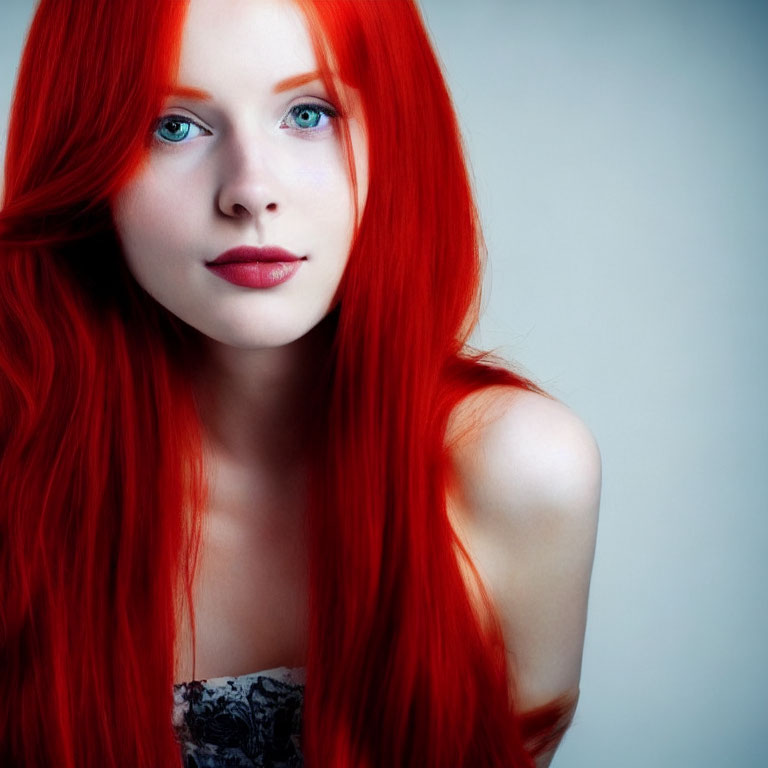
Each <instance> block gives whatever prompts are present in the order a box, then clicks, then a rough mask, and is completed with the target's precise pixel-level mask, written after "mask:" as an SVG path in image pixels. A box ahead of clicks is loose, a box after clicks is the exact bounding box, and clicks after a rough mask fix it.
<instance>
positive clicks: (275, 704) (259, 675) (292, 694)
mask: <svg viewBox="0 0 768 768" xmlns="http://www.w3.org/2000/svg"><path fill="white" fill-rule="evenodd" d="M305 682H306V676H305V670H304V668H303V667H295V668H290V667H277V668H275V669H267V670H264V671H262V672H253V673H251V674H247V675H240V676H239V677H218V678H211V679H209V680H194V681H192V682H188V683H178V684H176V685H174V686H173V698H174V705H173V727H174V730H175V733H176V740H177V741H178V742H179V745H180V747H181V754H182V758H183V764H184V766H185V768H254V767H257V768H302V766H303V764H304V759H303V757H302V753H301V716H302V705H303V703H304V685H305Z"/></svg>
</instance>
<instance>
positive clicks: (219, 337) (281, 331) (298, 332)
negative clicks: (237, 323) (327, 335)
mask: <svg viewBox="0 0 768 768" xmlns="http://www.w3.org/2000/svg"><path fill="white" fill-rule="evenodd" d="M319 324H320V323H319V322H318V323H314V324H312V325H297V324H285V325H274V326H270V327H265V326H262V327H261V328H259V327H258V326H257V325H256V324H252V325H249V326H247V327H241V328H217V329H215V330H212V329H207V330H206V329H204V328H197V331H198V332H199V333H201V334H202V335H203V336H205V337H206V338H207V339H208V340H209V341H212V342H216V343H218V344H223V345H224V346H227V347H232V348H233V349H240V350H242V351H244V352H255V351H258V350H265V349H279V348H280V347H288V346H290V345H291V344H294V343H296V342H298V341H300V340H301V339H304V338H305V337H307V336H308V335H309V334H310V333H311V332H312V331H313V330H314V329H315V328H317V327H318V326H319Z"/></svg>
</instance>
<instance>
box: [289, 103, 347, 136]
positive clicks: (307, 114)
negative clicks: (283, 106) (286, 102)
mask: <svg viewBox="0 0 768 768" xmlns="http://www.w3.org/2000/svg"><path fill="white" fill-rule="evenodd" d="M338 116H339V113H338V112H337V111H336V110H335V109H333V108H331V107H326V106H324V105H321V104H297V105H296V106H295V107H291V108H290V109H289V110H288V114H287V115H286V116H285V117H284V118H283V121H282V123H281V124H280V127H281V128H295V129H298V130H300V131H314V130H322V129H323V128H327V127H328V126H329V125H330V123H331V121H332V120H333V119H334V118H336V117H338Z"/></svg>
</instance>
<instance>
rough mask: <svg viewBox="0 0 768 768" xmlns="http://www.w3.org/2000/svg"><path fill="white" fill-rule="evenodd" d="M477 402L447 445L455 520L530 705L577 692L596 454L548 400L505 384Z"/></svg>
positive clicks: (521, 694)
mask: <svg viewBox="0 0 768 768" xmlns="http://www.w3.org/2000/svg"><path fill="white" fill-rule="evenodd" d="M477 402H479V403H482V404H483V413H484V414H485V415H484V416H482V417H480V418H479V419H478V421H479V424H478V427H477V429H476V430H475V431H474V432H471V433H469V434H471V438H470V439H464V440H462V441H460V443H458V444H457V445H456V447H455V451H454V455H455V461H456V471H457V479H458V487H459V489H460V498H459V501H458V504H459V506H460V508H461V510H462V514H461V515H460V519H461V525H462V527H464V529H465V533H466V534H467V535H466V537H465V543H467V544H468V548H469V554H470V556H471V558H472V560H473V563H474V564H475V566H476V567H477V568H478V571H479V572H480V575H481V576H482V577H483V580H484V582H485V585H486V587H487V588H488V591H489V593H490V597H491V599H492V600H493V602H494V605H495V607H496V609H497V611H498V614H499V618H500V619H501V622H502V628H503V631H504V637H505V642H506V645H507V649H508V651H509V653H510V662H511V664H510V669H511V671H512V674H513V682H514V686H515V693H516V701H517V706H518V708H519V709H520V710H521V711H527V710H531V709H534V708H536V707H538V706H541V705H543V704H546V703H548V702H550V701H552V700H553V699H556V698H558V697H560V696H563V695H571V696H574V697H575V696H576V695H577V693H578V686H579V677H580V673H581V658H582V651H583V644H584V632H585V627H586V614H587V598H588V593H589V582H590V574H591V570H592V560H593V556H594V547H595V536H596V526H597V514H598V506H599V499H600V484H601V465H600V455H599V452H598V449H597V446H596V443H595V440H594V438H593V437H592V435H591V433H590V432H589V430H588V429H587V428H586V427H585V426H584V424H583V423H582V422H581V420H580V419H579V418H578V417H577V416H575V415H574V414H573V413H572V412H571V411H570V410H569V409H568V408H566V407H565V406H564V405H562V404H561V403H559V402H557V401H555V400H551V399H550V398H547V397H544V396H542V395H538V394H535V393H532V392H527V391H520V390H511V391H510V390H504V391H502V392H498V391H496V392H495V393H493V394H486V395H481V397H480V399H479V400H478V401H477ZM476 404H477V403H476ZM475 413H477V411H475Z"/></svg>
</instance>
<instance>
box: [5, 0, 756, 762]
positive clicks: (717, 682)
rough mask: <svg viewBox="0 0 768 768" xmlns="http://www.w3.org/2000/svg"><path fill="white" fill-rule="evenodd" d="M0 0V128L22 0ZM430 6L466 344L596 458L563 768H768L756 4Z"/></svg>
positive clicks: (512, 1)
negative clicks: (481, 267)
mask: <svg viewBox="0 0 768 768" xmlns="http://www.w3.org/2000/svg"><path fill="white" fill-rule="evenodd" d="M0 1H1V2H2V6H1V7H0V124H1V125H2V126H3V129H2V136H1V138H2V142H3V143H4V140H5V125H6V109H7V106H8V104H9V102H10V97H11V88H12V82H13V79H14V76H15V69H16V65H17V60H18V56H19V52H20V49H21V44H22V39H23V35H24V30H25V29H26V26H27V24H28V20H29V18H30V16H31V13H32V10H33V3H32V2H31V1H30V0H0ZM106 1H107V0H105V2H106ZM422 8H423V12H424V15H425V18H426V21H427V23H428V26H429V29H430V31H431V34H432V36H433V39H434V41H435V43H436V46H437V49H438V52H439V55H440V57H441V60H442V62H443V64H444V67H445V71H446V76H447V80H448V83H449V85H450V87H451V90H452V92H453V95H454V98H455V103H456V106H457V109H458V111H459V114H460V118H461V121H462V125H463V128H464V133H465V137H466V145H467V150H468V154H469V158H470V162H471V166H472V169H473V174H474V179H475V185H476V190H477V194H478V198H479V201H480V206H481V211H482V215H483V220H484V222H485V232H486V236H487V241H488V246H489V251H490V257H491V267H490V271H489V275H488V281H487V288H488V298H487V305H486V311H485V315H484V318H483V321H482V325H481V329H480V333H479V336H478V342H479V343H481V344H482V345H484V346H486V347H492V348H496V349H498V350H500V351H502V352H503V353H504V354H506V355H507V356H508V357H510V358H512V359H514V360H516V361H517V362H518V363H519V364H520V365H521V366H522V367H523V368H524V369H525V370H526V371H528V372H529V373H530V374H531V375H532V376H533V377H534V378H535V379H536V380H537V381H539V382H540V383H541V384H543V386H544V387H545V388H547V389H548V390H549V391H550V392H551V393H552V394H554V395H555V396H557V397H559V398H561V399H563V400H564V401H565V402H566V403H568V404H569V405H571V406H572V407H573V408H574V409H575V410H576V411H577V412H578V413H579V414H581V416H582V417H583V418H584V419H585V421H586V422H587V423H588V424H589V425H590V427H591V428H592V430H593V431H594V433H595V435H596V436H597V439H598V441H599V443H600V446H601V449H602V453H603V461H604V491H603V504H602V512H601V522H600V531H599V537H598V549H597V557H596V562H595V570H594V576H593V582H592V594H591V601H590V615H589V624H588V630H587V638H586V648H585V655H584V668H583V676H582V695H581V702H580V705H579V709H578V712H577V715H576V719H575V723H574V725H573V728H572V729H571V731H570V732H569V734H568V735H567V737H566V739H565V742H564V743H563V746H562V748H561V750H560V752H559V753H558V756H557V757H556V758H555V761H554V766H555V768H602V767H603V766H605V767H607V768H608V767H609V768H648V766H654V768H667V767H669V768H672V767H675V768H677V767H678V766H686V767H687V766H692V767H693V766H695V767H696V768H721V767H728V768H730V767H731V766H740V767H741V768H744V767H745V766H746V767H751V766H765V765H768V664H767V663H766V658H765V657H766V651H767V649H768V599H767V587H768V578H767V577H768V565H767V563H768V522H767V521H766V517H767V513H768V502H767V501H766V499H767V498H768V494H767V491H768V471H766V470H767V469H768V467H766V463H767V462H766V459H767V458H768V413H767V411H768V408H767V398H766V379H767V378H768V345H767V344H766V331H768V210H767V208H768V205H767V204H768V143H767V142H766V137H767V136H768V87H766V86H767V85H768V82H767V80H768V42H767V41H768V2H750V1H749V0H633V1H632V2H630V1H629V0H610V1H609V0H506V1H504V0H496V1H495V2H494V1H493V0H471V1H470V0H453V1H451V0H423V3H422ZM429 120H430V116H429V115H428V114H425V115H424V116H423V129H424V130H425V131H428V130H429ZM55 129H56V115H55V114H52V115H51V130H55Z"/></svg>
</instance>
